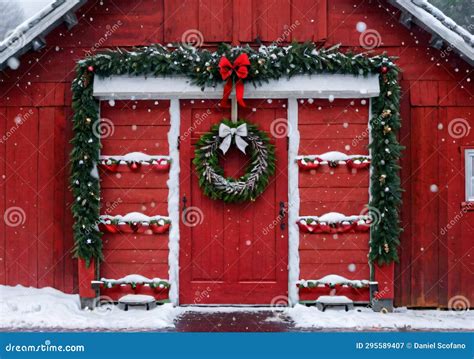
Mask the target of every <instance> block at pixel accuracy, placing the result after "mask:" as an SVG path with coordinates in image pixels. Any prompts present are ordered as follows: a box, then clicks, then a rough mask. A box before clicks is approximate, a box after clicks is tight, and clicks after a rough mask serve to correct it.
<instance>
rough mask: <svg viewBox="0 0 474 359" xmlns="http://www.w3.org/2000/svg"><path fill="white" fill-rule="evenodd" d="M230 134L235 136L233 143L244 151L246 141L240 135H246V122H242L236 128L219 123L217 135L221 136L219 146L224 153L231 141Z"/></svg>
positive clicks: (246, 144)
mask: <svg viewBox="0 0 474 359" xmlns="http://www.w3.org/2000/svg"><path fill="white" fill-rule="evenodd" d="M232 136H235V144H236V145H237V148H238V149H239V150H241V151H242V152H243V153H245V148H246V147H247V146H248V143H247V142H245V141H244V140H243V139H242V137H247V124H245V123H243V124H241V125H240V126H238V127H237V128H230V127H229V126H227V125H225V124H223V123H221V125H220V126H219V137H220V138H223V140H222V142H221V144H220V146H219V148H220V149H221V151H222V152H223V153H224V154H225V153H226V152H227V150H228V149H229V147H230V144H231V142H232Z"/></svg>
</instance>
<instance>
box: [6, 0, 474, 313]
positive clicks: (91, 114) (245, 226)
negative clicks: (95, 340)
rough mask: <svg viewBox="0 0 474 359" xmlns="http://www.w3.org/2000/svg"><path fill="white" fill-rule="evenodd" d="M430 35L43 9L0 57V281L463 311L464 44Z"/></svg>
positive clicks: (277, 21) (415, 17) (469, 154)
mask: <svg viewBox="0 0 474 359" xmlns="http://www.w3.org/2000/svg"><path fill="white" fill-rule="evenodd" d="M450 21H451V20H450V19H449V18H447V17H446V18H443V16H440V13H439V12H436V11H434V8H433V7H432V6H431V5H429V3H427V2H424V1H398V0H393V1H391V2H390V3H388V2H385V1H359V0H339V1H335V0H313V1H306V0H291V1H290V0H259V1H256V0H238V1H237V0H235V1H231V0H219V1H206V0H187V1H181V2H175V1H169V0H146V1H141V2H139V3H135V2H131V1H125V0H114V1H107V0H104V1H79V0H78V1H71V2H68V3H66V4H65V3H63V2H61V1H53V2H52V5H51V6H48V7H47V8H46V9H45V11H42V12H41V14H39V16H38V17H37V18H36V19H35V21H34V22H32V23H31V24H26V26H20V28H19V30H18V31H16V32H15V33H14V34H13V35H11V36H10V37H7V39H6V40H4V41H2V43H1V46H0V64H1V65H2V67H3V69H4V71H3V72H2V73H1V74H0V84H1V87H0V134H1V135H2V137H1V140H0V158H1V160H2V161H1V167H0V172H1V177H0V181H1V188H0V199H1V201H0V212H1V213H2V215H3V220H2V221H0V234H1V236H0V258H1V260H0V283H2V284H9V285H16V284H22V285H28V286H35V287H43V286H52V287H55V288H58V289H60V290H62V291H65V292H68V293H76V292H79V293H80V294H81V297H82V298H84V303H85V304H87V303H90V302H91V300H92V299H94V298H97V297H99V296H106V297H110V298H112V300H117V299H118V298H120V296H121V295H123V294H125V293H135V294H136V293H146V294H152V295H154V296H155V298H156V299H159V300H167V299H170V300H171V301H172V302H174V303H176V304H180V305H188V304H237V305H239V304H250V305H256V304H259V305H280V304H287V303H289V304H290V305H291V304H294V303H295V302H297V301H301V302H305V301H314V300H315V299H316V298H317V297H318V296H319V295H324V294H329V293H331V294H334V293H336V294H341V295H346V296H347V297H349V298H350V299H351V300H353V301H355V302H358V303H368V302H369V301H370V302H371V303H372V305H373V306H374V309H380V308H382V307H385V308H387V309H390V308H391V304H392V302H394V303H395V305H397V306H402V305H403V306H409V307H449V306H455V305H459V302H462V305H467V306H470V305H472V303H473V302H474V286H473V283H472V280H470V279H471V276H472V272H473V270H474V259H473V256H474V253H473V250H472V249H473V238H474V212H473V210H474V204H473V203H474V131H471V127H472V125H471V124H472V123H473V110H474V106H473V103H474V102H473V91H474V87H473V84H472V81H471V77H472V67H471V65H472V63H473V62H474V55H473V53H474V49H473V43H474V42H473V37H472V35H470V33H469V32H468V31H466V30H464V29H462V28H461V27H460V26H458V25H452V22H450ZM448 25H449V26H448ZM471 30H472V29H471ZM305 42H309V45H308V44H304V43H305ZM222 43H226V44H229V45H230V46H228V47H227V48H225V49H224V50H222V48H223V47H222V45H221V44H222ZM153 44H162V45H164V46H162V47H160V46H151V45H153ZM168 44H171V45H169V46H168ZM245 44H249V45H250V48H247V47H239V45H242V46H243V45H245ZM291 44H292V45H291ZM314 44H316V45H317V46H315V45H314ZM337 44H340V47H339V48H332V49H330V48H331V47H333V46H335V45H337ZM191 45H193V46H194V47H193V46H191ZM261 45H264V46H263V47H260V46H261ZM138 47H145V48H140V49H135V48H138ZM321 48H326V49H329V50H324V49H321ZM105 49H111V50H112V52H108V53H106V54H105V55H104V54H103V51H104V50H105ZM219 49H220V50H219ZM243 49H244V50H243ZM127 50H129V51H127ZM219 51H221V52H219ZM244 53H245V56H244V57H246V56H247V55H248V56H247V57H248V58H249V62H248V63H247V62H246V59H245V58H240V60H239V61H241V62H240V63H237V62H238V61H237V59H238V58H239V55H242V54H244ZM348 53H352V54H357V53H366V54H364V55H360V56H356V55H347V56H346V55H345V54H348ZM384 53H386V55H383V54H384ZM216 54H218V56H217V55H216ZM223 54H227V58H228V59H227V60H228V64H227V65H226V64H225V63H222V62H220V61H222V58H223V57H224V55H223ZM20 55H21V56H20ZM234 55H235V56H234ZM279 56H280V57H281V59H280V60H279V59H278V57H279ZM389 57H390V58H389ZM392 57H396V59H393V58H392ZM308 61H310V62H311V63H310V64H309V65H308V67H307V68H306V69H304V68H303V67H304V66H303V65H306V64H308V63H309V62H308ZM218 63H219V64H220V65H221V66H220V67H219V65H218ZM295 64H296V65H295ZM342 64H344V65H342ZM232 65H234V67H232ZM319 65H320V67H317V66H319ZM225 66H227V67H225ZM259 66H260V67H259ZM8 67H10V68H8ZM260 68H261V70H260V72H259V70H258V69H260ZM398 68H399V69H401V71H400V72H399V71H398ZM282 69H283V70H282ZM206 71H207V72H206ZM225 71H228V74H227V75H228V76H230V77H229V79H234V81H233V82H232V80H231V81H230V82H227V84H228V85H230V86H235V89H236V90H235V96H234V92H232V93H231V94H230V98H232V106H230V107H227V106H220V105H219V104H220V101H221V98H222V96H223V91H224V93H225V91H227V90H229V88H227V87H223V84H225V83H226V81H227V80H226V81H223V79H227V78H226V77H225V76H226V75H225ZM285 71H286V72H285ZM204 73H206V75H205V74H204ZM285 74H289V75H292V76H291V77H289V79H287V77H286V76H283V75H285ZM280 75H281V76H280ZM392 75H393V76H392ZM221 76H222V78H221ZM265 76H266V77H265ZM280 77H281V78H280ZM216 78H217V80H216ZM189 79H191V80H192V81H191V82H190V81H189ZM262 79H263V80H264V81H260V80H262ZM251 80H252V81H251ZM267 80H268V81H269V82H266V81H267ZM252 82H253V84H252ZM216 83H217V87H213V85H215V84H216ZM399 85H400V87H401V90H400V98H399V101H398V86H399ZM201 87H203V89H202V88H201ZM71 88H72V90H71ZM392 88H393V90H392ZM243 89H244V91H245V92H244V94H243V98H242V99H240V98H239V97H240V96H239V92H240V91H242V90H243ZM236 98H237V99H238V100H239V101H240V100H242V101H245V105H246V106H245V107H243V106H241V105H242V103H241V102H239V103H238V102H237V101H236ZM387 103H388V104H392V105H393V106H395V105H396V106H395V107H393V108H392V107H390V106H389V107H383V106H384V104H385V105H387ZM380 106H382V107H380ZM377 111H378V112H377ZM374 116H375V117H374ZM223 118H228V119H232V120H236V119H237V118H238V119H242V120H244V121H243V122H235V121H230V122H222V119H223ZM398 118H401V120H400V121H401V128H400V130H399V131H398V125H397V123H398V122H396V121H398V120H397V119H398ZM369 121H370V122H369ZM380 121H381V122H380ZM390 121H395V122H393V125H392V124H391V122H390ZM226 123H227V125H226V126H227V127H225V126H223V125H225V124H226ZM217 124H218V125H219V126H218V127H219V128H217V127H216V126H214V127H212V126H213V125H217ZM235 124H237V125H239V126H240V125H243V127H237V125H235ZM234 125H235V126H234ZM233 126H234V127H233ZM377 126H378V127H377ZM213 128H214V130H212V129H213ZM239 128H240V129H239ZM377 128H378V129H379V130H380V131H379V132H376V129H377ZM226 129H227V132H226ZM87 131H92V132H87ZM377 131H378V130H377ZM91 134H93V135H94V136H91ZM395 134H396V135H395ZM206 135H209V136H210V137H205V136H206ZM212 136H214V137H212ZM266 136H267V137H268V141H269V142H266V140H265V138H266ZM384 136H385V137H384ZM212 138H214V139H217V140H219V141H221V145H220V146H219V148H220V150H219V151H221V150H222V151H221V152H220V153H221V154H220V155H217V154H215V153H217V147H215V149H216V152H215V153H212V154H211V153H209V154H208V155H206V154H202V153H201V154H200V153H199V151H197V150H195V149H196V148H199V149H200V150H201V151H205V150H206V148H205V146H204V145H205V144H209V145H210V146H211V145H212V146H214V145H215V146H217V145H218V143H217V142H212ZM71 140H72V142H71ZM397 140H398V141H399V142H400V144H401V145H403V146H404V147H405V149H404V151H403V155H402V157H401V159H400V162H399V164H400V168H401V169H400V170H399V171H398V168H397V167H396V165H393V166H391V167H390V168H388V169H387V171H386V172H384V169H383V167H382V166H384V165H385V160H384V159H383V158H385V157H383V156H389V155H390V156H392V154H390V151H391V150H392V148H395V151H396V152H397V150H398V147H397V146H398V143H397ZM203 141H204V142H203ZM206 141H210V142H206ZM225 141H228V142H229V144H230V146H229V149H228V152H227V153H226V154H225V156H224V155H223V154H222V152H224V153H225V152H226V150H225V149H222V147H221V146H222V144H223V143H224V142H225ZM239 141H243V142H244V145H243V147H245V146H249V147H248V148H251V149H252V151H254V152H252V153H253V155H252V156H254V155H255V157H252V159H253V160H255V161H257V162H258V161H260V162H259V163H260V167H258V166H257V165H255V167H251V168H253V169H254V170H255V171H256V172H258V171H260V172H258V173H259V175H258V176H260V177H258V176H257V175H255V176H256V177H255V178H256V183H257V185H255V186H253V185H252V186H253V187H252V186H251V185H249V183H250V182H248V181H250V180H249V174H248V173H246V170H245V166H246V165H247V164H248V161H247V160H248V158H247V157H246V156H245V155H244V154H243V153H242V152H244V153H246V154H247V152H245V149H244V150H242V149H241V148H240V146H238V144H239ZM384 141H385V142H384ZM389 141H391V142H390V144H389ZM371 142H372V143H373V145H372V146H371V149H370V151H369V149H368V145H369V143H371ZM240 143H241V145H242V142H240ZM384 143H385V144H386V146H385V145H384ZM392 145H393V146H394V147H390V146H392ZM99 146H100V147H99ZM259 146H260V147H259ZM99 149H100V150H99ZM257 149H260V150H258V151H257ZM96 150H97V151H96ZM94 151H96V152H94ZM262 151H263V152H262ZM71 153H72V154H71ZM70 154H71V155H70ZM206 156H207V157H206ZM259 156H261V157H259ZM208 158H212V159H213V160H212V161H214V162H212V161H211V160H208ZM381 158H382V160H380V159H381ZM390 158H393V159H394V160H397V159H398V155H396V154H393V156H392V157H390ZM91 159H92V160H93V161H91ZM394 163H395V162H394ZM268 164H269V166H267V165H268ZM81 166H82V167H81ZM90 166H92V167H90ZM273 167H274V168H273ZM91 168H92V171H91ZM201 170H202V172H201ZM211 170H212V171H214V172H212V175H210V174H209V173H210V172H209V171H211ZM206 171H207V172H206ZM88 176H89V177H88ZM207 176H209V177H212V178H215V180H212V181H214V182H212V181H211V180H209V182H206V181H207V178H208V177H207ZM213 176H215V177H213ZM239 176H243V177H240V178H241V179H242V178H244V179H245V180H247V182H245V181H244V180H241V182H238V181H237V182H232V180H229V179H228V178H237V177H239ZM69 178H70V179H69ZM226 178H227V179H226ZM398 180H399V182H398ZM219 181H224V182H225V183H227V184H226V185H221V182H219ZM390 181H391V182H390ZM229 183H231V184H232V186H234V185H235V186H237V187H238V186H239V185H242V186H244V187H242V188H243V189H242V190H241V191H240V190H239V189H235V192H229V191H230V190H228V189H229V188H230V187H229V186H230V185H229ZM247 185H248V186H250V187H246V186H247ZM226 186H227V187H226ZM259 186H262V188H260V187H259ZM377 186H378V187H377ZM237 187H235V188H237ZM232 188H234V187H232ZM239 188H240V187H239ZM248 188H251V189H248ZM376 188H378V189H379V190H380V191H379V190H376ZM259 189H261V190H259ZM399 189H403V193H402V195H401V196H402V204H401V206H400V212H399V213H400V224H398V215H397V210H396V207H395V206H393V207H391V206H390V205H389V204H390V203H397V196H398V193H399V192H398V191H399ZM71 190H72V191H71ZM220 191H221V192H220ZM226 191H227V192H226ZM232 191H234V190H232ZM239 191H240V192H239ZM384 193H385V194H384ZM211 197H214V198H211ZM384 201H388V202H384ZM390 201H392V202H390ZM374 203H376V205H375V207H374V205H373V204H374ZM383 203H389V204H388V205H386V207H384V204H383ZM369 204H370V206H369V207H367V206H368V205H369ZM371 207H372V208H371ZM73 214H74V216H73ZM98 215H100V217H99V216H98ZM374 216H375V218H374ZM91 221H92V222H91ZM93 222H95V223H94V225H93V226H91V223H93ZM377 222H378V223H377ZM374 223H375V224H374ZM86 224H87V225H86ZM73 228H74V229H73ZM98 230H99V231H100V233H102V236H101V237H100V234H99V232H98ZM399 230H402V231H401V233H400V234H399ZM384 231H385V232H384ZM73 232H74V233H73ZM384 233H386V234H384ZM398 237H399V239H400V244H399V245H398V244H397V239H398ZM98 238H100V239H98ZM74 253H75V254H76V257H77V256H78V257H79V260H78V259H77V258H76V257H74V256H73V254H74ZM397 253H398V261H397V260H394V259H395V257H397ZM368 257H370V260H369V259H368ZM379 262H380V263H379ZM382 262H383V263H382ZM87 299H89V300H87Z"/></svg>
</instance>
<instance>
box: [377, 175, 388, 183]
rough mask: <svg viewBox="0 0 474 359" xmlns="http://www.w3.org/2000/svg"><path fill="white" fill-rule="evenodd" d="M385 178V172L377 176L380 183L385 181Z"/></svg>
mask: <svg viewBox="0 0 474 359" xmlns="http://www.w3.org/2000/svg"><path fill="white" fill-rule="evenodd" d="M386 178H387V175H385V174H382V175H380V177H379V181H380V183H385V179H386Z"/></svg>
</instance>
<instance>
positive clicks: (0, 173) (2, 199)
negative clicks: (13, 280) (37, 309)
mask: <svg viewBox="0 0 474 359" xmlns="http://www.w3.org/2000/svg"><path fill="white" fill-rule="evenodd" d="M6 130H7V110H6V108H5V107H0V133H2V134H3V133H6ZM6 161H7V157H6V144H5V139H4V138H3V136H2V137H1V141H0V213H5V209H6V207H5V205H6V188H7V186H6V178H7V175H6V166H7V163H6ZM6 249H7V241H6V224H5V221H0V258H1V259H2V260H1V261H0V282H1V283H6V282H7V276H6V274H7V270H6V265H7V252H6Z"/></svg>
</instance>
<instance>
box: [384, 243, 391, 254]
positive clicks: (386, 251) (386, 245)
mask: <svg viewBox="0 0 474 359" xmlns="http://www.w3.org/2000/svg"><path fill="white" fill-rule="evenodd" d="M383 250H384V251H385V253H388V252H390V248H389V247H388V244H387V243H385V244H384V245H383Z"/></svg>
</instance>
